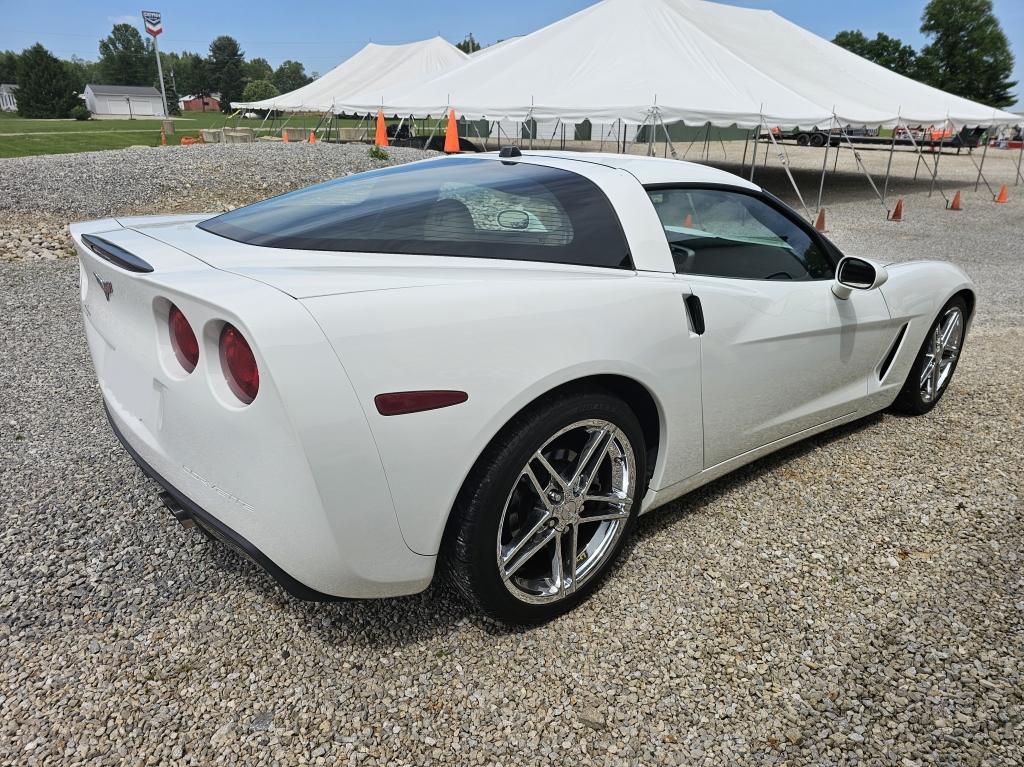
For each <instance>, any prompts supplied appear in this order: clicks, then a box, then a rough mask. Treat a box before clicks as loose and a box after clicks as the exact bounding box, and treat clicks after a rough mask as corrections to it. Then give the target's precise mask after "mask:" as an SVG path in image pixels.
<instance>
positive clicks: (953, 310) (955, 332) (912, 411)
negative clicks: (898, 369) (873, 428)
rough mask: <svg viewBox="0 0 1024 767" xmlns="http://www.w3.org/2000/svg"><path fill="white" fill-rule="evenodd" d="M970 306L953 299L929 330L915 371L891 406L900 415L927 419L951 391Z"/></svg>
mask: <svg viewBox="0 0 1024 767" xmlns="http://www.w3.org/2000/svg"><path fill="white" fill-rule="evenodd" d="M966 326H967V303H966V302H965V301H964V299H963V298H961V297H959V296H957V297H955V298H953V299H951V300H950V301H949V302H948V303H947V304H946V305H945V306H943V307H942V311H940V312H939V316H938V317H936V318H935V322H933V323H932V325H931V327H930V328H929V329H928V335H926V336H925V339H924V343H922V344H921V350H920V351H919V352H918V353H917V358H916V359H915V360H914V365H913V367H911V368H910V373H909V374H908V375H907V380H906V382H905V383H904V384H903V388H902V389H901V390H900V393H899V396H897V397H896V401H895V402H894V403H893V405H892V409H893V410H894V411H896V412H897V413H904V414H906V415H924V414H925V413H927V412H928V411H930V410H931V409H932V408H933V407H935V406H936V405H937V404H938V403H939V400H941V399H942V395H943V394H945V393H946V389H947V388H949V383H950V381H952V380H953V373H955V372H956V366H957V363H959V362H960V355H961V354H962V353H963V345H964V330H965V329H966Z"/></svg>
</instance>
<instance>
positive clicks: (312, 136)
mask: <svg viewBox="0 0 1024 767" xmlns="http://www.w3.org/2000/svg"><path fill="white" fill-rule="evenodd" d="M309 143H310V144H315V143H316V134H315V133H314V132H313V131H310V132H309Z"/></svg>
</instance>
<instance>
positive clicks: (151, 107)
mask: <svg viewBox="0 0 1024 767" xmlns="http://www.w3.org/2000/svg"><path fill="white" fill-rule="evenodd" d="M82 98H84V99H85V105H86V107H88V108H89V111H90V112H92V113H93V114H94V115H96V116H97V117H104V116H108V115H116V116H118V117H164V116H165V115H164V103H163V99H162V98H161V97H160V91H158V90H157V89H156V88H152V87H148V86H146V87H142V86H138V85H92V84H89V85H86V86H85V93H83V94H82Z"/></svg>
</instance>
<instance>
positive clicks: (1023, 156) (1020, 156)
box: [1011, 131, 1024, 186]
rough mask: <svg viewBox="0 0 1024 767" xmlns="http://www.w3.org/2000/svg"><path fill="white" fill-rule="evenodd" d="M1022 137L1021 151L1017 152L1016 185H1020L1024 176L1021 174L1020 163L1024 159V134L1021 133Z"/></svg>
mask: <svg viewBox="0 0 1024 767" xmlns="http://www.w3.org/2000/svg"><path fill="white" fill-rule="evenodd" d="M1022 133H1024V131H1022ZM1011 135H1012V134H1011ZM1021 139H1022V140H1021V142H1020V151H1019V152H1018V153H1017V176H1016V177H1015V178H1014V179H1013V185H1014V186H1019V185H1020V180H1021V179H1022V178H1024V175H1021V172H1020V164H1021V161H1022V160H1024V135H1021Z"/></svg>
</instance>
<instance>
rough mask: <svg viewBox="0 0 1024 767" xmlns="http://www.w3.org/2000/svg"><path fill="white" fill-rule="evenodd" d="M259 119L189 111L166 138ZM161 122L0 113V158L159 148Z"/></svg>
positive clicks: (311, 121) (314, 120)
mask: <svg viewBox="0 0 1024 767" xmlns="http://www.w3.org/2000/svg"><path fill="white" fill-rule="evenodd" d="M317 120H318V118H316V117H314V116H309V117H307V118H305V122H303V119H302V118H301V117H298V118H295V119H294V120H293V121H292V122H291V123H289V124H290V125H299V126H306V125H308V126H309V127H310V128H312V127H313V126H315V125H316V123H317ZM261 122H262V121H261V120H238V119H233V120H229V119H228V118H227V117H226V116H225V115H223V114H221V113H219V112H205V113H204V112H190V113H188V114H186V115H185V116H183V117H180V118H175V119H174V129H175V134H174V135H173V136H168V137H167V142H168V143H169V144H177V143H178V142H179V141H180V140H181V137H182V136H196V135H198V132H199V130H200V129H201V128H223V127H225V126H232V127H233V126H236V125H244V126H247V127H251V128H258V127H259V126H260V124H261ZM160 126H161V120H157V119H146V120H87V121H78V120H28V119H25V118H22V117H18V116H17V115H16V114H13V113H11V112H0V157H27V156H29V155H36V154H68V153H73V152H94V151H97V150H100V149H122V148H124V147H127V146H138V145H141V146H158V145H159V144H160Z"/></svg>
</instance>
